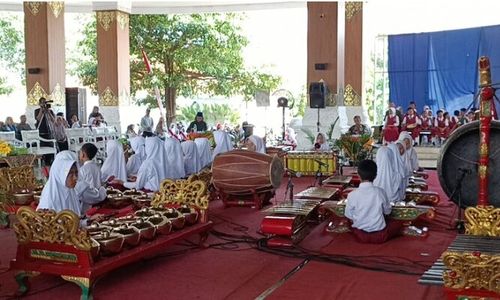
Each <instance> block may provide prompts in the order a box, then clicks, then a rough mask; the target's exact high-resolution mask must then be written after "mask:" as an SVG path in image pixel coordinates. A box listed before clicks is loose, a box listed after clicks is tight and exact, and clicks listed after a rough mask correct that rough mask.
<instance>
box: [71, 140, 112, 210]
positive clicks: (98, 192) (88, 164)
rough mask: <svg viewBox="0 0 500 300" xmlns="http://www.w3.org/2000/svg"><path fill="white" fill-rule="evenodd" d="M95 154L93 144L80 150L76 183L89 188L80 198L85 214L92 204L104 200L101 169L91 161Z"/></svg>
mask: <svg viewBox="0 0 500 300" xmlns="http://www.w3.org/2000/svg"><path fill="white" fill-rule="evenodd" d="M96 154H97V147H96V146H95V145H94V144H91V143H86V144H83V145H82V148H81V150H80V157H79V159H80V161H81V162H82V166H81V167H80V171H79V176H78V181H83V182H84V183H86V184H87V185H88V186H89V187H90V188H89V190H88V191H86V192H84V193H83V195H81V197H80V201H81V202H82V212H84V213H85V212H86V211H87V210H88V209H89V208H90V207H91V206H92V205H93V204H97V203H99V202H101V201H103V200H104V199H105V198H106V189H105V188H104V187H103V186H102V184H101V169H100V168H99V166H97V165H96V163H95V162H93V161H92V159H93V158H94V157H95V155H96Z"/></svg>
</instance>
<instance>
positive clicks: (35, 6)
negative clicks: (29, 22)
mask: <svg viewBox="0 0 500 300" xmlns="http://www.w3.org/2000/svg"><path fill="white" fill-rule="evenodd" d="M43 4H44V3H43V2H35V1H32V2H24V6H26V7H27V8H28V10H29V11H30V12H31V14H32V15H33V16H36V15H38V13H39V12H40V9H41V8H42V5H43Z"/></svg>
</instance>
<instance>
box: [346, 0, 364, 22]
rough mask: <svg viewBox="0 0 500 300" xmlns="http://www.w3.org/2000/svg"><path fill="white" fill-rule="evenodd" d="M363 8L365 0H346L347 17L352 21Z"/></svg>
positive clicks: (347, 19)
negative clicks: (348, 0) (359, 0)
mask: <svg viewBox="0 0 500 300" xmlns="http://www.w3.org/2000/svg"><path fill="white" fill-rule="evenodd" d="M362 9H363V2H357V1H356V2H352V1H350V2H346V3H345V19H346V21H350V20H351V19H352V18H353V17H354V16H355V15H356V14H357V13H358V12H359V11H361V10H362Z"/></svg>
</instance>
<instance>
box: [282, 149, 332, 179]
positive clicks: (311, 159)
mask: <svg viewBox="0 0 500 300" xmlns="http://www.w3.org/2000/svg"><path fill="white" fill-rule="evenodd" d="M285 161H286V163H285V164H286V167H287V168H288V169H292V170H294V171H296V172H300V173H302V174H303V175H306V176H314V175H316V173H317V172H318V170H319V171H320V172H321V173H322V174H323V175H326V176H330V175H333V174H334V173H335V170H336V155H335V153H334V152H333V151H324V152H317V151H290V152H288V154H287V155H286V156H285ZM319 162H321V164H320V163H319Z"/></svg>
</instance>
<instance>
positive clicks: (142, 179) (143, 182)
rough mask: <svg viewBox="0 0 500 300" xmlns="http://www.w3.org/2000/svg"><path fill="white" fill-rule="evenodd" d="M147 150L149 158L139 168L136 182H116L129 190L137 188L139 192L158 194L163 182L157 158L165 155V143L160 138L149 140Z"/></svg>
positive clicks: (147, 140)
mask: <svg viewBox="0 0 500 300" xmlns="http://www.w3.org/2000/svg"><path fill="white" fill-rule="evenodd" d="M145 150H146V156H147V158H146V160H145V161H144V162H143V163H142V165H141V167H140V168H139V172H137V179H136V180H135V182H130V181H129V182H122V181H116V182H117V183H120V184H123V186H125V187H126V188H128V189H133V188H135V189H137V190H148V191H152V192H156V191H158V190H159V189H160V182H161V181H160V175H159V174H160V171H159V169H160V166H159V165H158V161H157V157H158V156H159V155H163V143H161V141H160V139H158V138H147V139H146V145H145Z"/></svg>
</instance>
